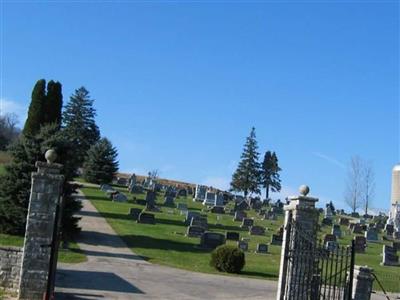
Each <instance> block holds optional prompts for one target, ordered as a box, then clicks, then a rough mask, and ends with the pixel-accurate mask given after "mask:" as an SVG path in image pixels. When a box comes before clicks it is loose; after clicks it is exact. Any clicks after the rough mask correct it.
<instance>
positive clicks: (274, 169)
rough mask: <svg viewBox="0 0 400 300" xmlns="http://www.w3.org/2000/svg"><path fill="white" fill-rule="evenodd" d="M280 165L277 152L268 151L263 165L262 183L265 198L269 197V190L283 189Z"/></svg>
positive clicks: (277, 190)
mask: <svg viewBox="0 0 400 300" xmlns="http://www.w3.org/2000/svg"><path fill="white" fill-rule="evenodd" d="M280 171H281V168H280V167H279V165H278V157H277V156H276V153H275V152H272V153H271V151H267V152H265V155H264V161H263V162H262V165H261V183H262V185H263V187H264V188H265V198H267V199H269V191H270V190H271V191H272V192H279V191H280V190H281V179H280V176H279V172H280Z"/></svg>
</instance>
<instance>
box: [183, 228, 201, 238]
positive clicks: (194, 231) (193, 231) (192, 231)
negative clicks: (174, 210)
mask: <svg viewBox="0 0 400 300" xmlns="http://www.w3.org/2000/svg"><path fill="white" fill-rule="evenodd" d="M204 232H205V229H204V227H201V226H192V225H191V226H189V227H188V228H187V232H186V235H187V236H188V237H196V238H199V237H201V236H202V235H203V234H204Z"/></svg>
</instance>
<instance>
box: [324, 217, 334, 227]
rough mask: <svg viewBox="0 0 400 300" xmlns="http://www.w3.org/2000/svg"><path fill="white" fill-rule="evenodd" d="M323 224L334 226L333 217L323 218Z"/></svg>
mask: <svg viewBox="0 0 400 300" xmlns="http://www.w3.org/2000/svg"><path fill="white" fill-rule="evenodd" d="M322 225H324V226H332V219H331V218H323V219H322Z"/></svg>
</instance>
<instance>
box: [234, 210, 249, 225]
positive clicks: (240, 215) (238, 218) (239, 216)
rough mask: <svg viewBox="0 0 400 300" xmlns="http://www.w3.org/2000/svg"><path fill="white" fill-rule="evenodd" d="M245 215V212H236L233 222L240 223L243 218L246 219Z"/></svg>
mask: <svg viewBox="0 0 400 300" xmlns="http://www.w3.org/2000/svg"><path fill="white" fill-rule="evenodd" d="M246 217H247V214H246V212H244V211H243V210H238V211H236V212H235V216H234V218H233V221H239V222H242V221H243V218H246Z"/></svg>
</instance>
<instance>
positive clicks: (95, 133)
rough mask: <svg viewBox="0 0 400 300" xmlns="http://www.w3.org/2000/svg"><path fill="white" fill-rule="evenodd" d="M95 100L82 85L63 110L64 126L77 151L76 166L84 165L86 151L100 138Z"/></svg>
mask: <svg viewBox="0 0 400 300" xmlns="http://www.w3.org/2000/svg"><path fill="white" fill-rule="evenodd" d="M93 101H94V100H93V99H91V98H90V95H89V92H88V91H87V90H86V89H85V88H84V87H80V88H79V89H77V90H75V93H74V94H73V95H72V96H71V97H70V101H69V102H68V104H67V105H66V106H65V109H64V112H63V128H64V131H65V134H66V135H67V136H68V138H69V139H70V141H71V143H72V144H73V145H74V147H75V151H76V152H75V158H76V159H75V163H74V166H75V168H78V167H80V166H82V164H83V162H84V160H85V157H86V152H87V151H88V150H89V149H90V147H91V146H92V145H94V144H96V142H97V141H99V139H100V131H99V128H98V127H97V125H96V122H95V117H96V110H95V109H94V108H93Z"/></svg>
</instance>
